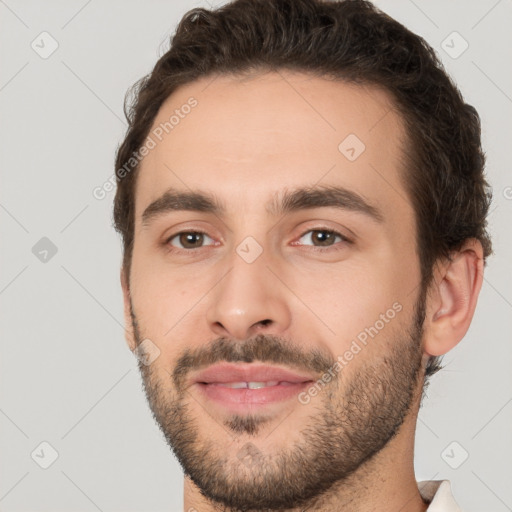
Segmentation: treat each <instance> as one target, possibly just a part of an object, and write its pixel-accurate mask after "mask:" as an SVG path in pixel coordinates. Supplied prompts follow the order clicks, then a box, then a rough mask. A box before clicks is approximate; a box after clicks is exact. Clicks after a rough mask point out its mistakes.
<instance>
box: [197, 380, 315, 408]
mask: <svg viewBox="0 0 512 512" xmlns="http://www.w3.org/2000/svg"><path fill="white" fill-rule="evenodd" d="M311 383H312V381H308V382H300V383H297V384H287V385H282V384H278V385H277V386H268V387H266V388H259V389H249V388H241V389H236V388H228V387H225V386H219V385H215V384H204V383H201V382H197V383H196V384H195V386H198V387H199V390H200V391H201V392H202V393H203V394H204V395H206V397H207V398H208V399H209V400H212V401H214V402H215V403H217V404H219V405H222V406H224V407H226V408H227V409H230V410H232V411H235V412H242V411H247V410H248V409H249V410H253V409H255V408H260V407H262V406H265V405H267V404H273V403H277V402H282V401H284V400H290V399H291V398H294V397H295V398H296V397H297V395H298V394H299V393H300V392H301V391H303V390H304V389H305V388H307V387H308V386H310V385H311Z"/></svg>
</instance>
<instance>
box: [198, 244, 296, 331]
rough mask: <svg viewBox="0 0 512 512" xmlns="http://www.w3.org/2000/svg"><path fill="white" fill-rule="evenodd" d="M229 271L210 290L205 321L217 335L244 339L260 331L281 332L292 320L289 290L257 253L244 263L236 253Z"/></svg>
mask: <svg viewBox="0 0 512 512" xmlns="http://www.w3.org/2000/svg"><path fill="white" fill-rule="evenodd" d="M231 262H232V266H231V269H230V270H229V272H227V274H226V275H225V276H224V277H223V278H222V279H221V281H220V282H219V283H218V284H217V286H215V287H214V289H213V290H212V293H211V294H209V297H210V304H209V306H208V311H207V315H206V316H207V321H208V324H209V327H210V329H211V330H212V331H213V332H214V333H215V334H216V335H217V336H224V337H230V338H234V339H237V340H245V339H247V338H249V337H251V336H254V335H256V334H260V333H271V334H274V335H282V334H283V333H284V332H285V331H286V330H287V329H288V328H289V327H290V322H291V312H290V309H289V299H290V297H288V296H287V292H288V290H287V289H286V287H284V286H283V284H282V283H281V282H280V281H279V280H278V279H277V278H276V276H275V275H274V273H273V272H271V271H270V270H269V269H268V268H267V263H266V260H265V259H264V258H263V256H260V258H258V259H257V260H256V261H254V262H252V263H247V262H246V261H244V260H243V259H242V258H240V257H239V256H238V255H237V254H235V255H234V257H233V259H232V261H231Z"/></svg>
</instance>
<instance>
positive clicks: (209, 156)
mask: <svg viewBox="0 0 512 512" xmlns="http://www.w3.org/2000/svg"><path fill="white" fill-rule="evenodd" d="M149 137H150V138H151V143H150V144H148V147H149V146H153V147H152V148H151V149H150V151H149V152H148V154H147V155H146V156H145V157H144V159H143V160H142V162H141V166H140V172H139V177H138V180H137V190H136V223H137V222H140V217H141V214H142V212H143V211H144V209H145V208H146V207H147V206H148V205H149V204H150V203H152V202H154V201H155V200H157V199H158V198H159V197H160V196H161V195H162V194H163V193H164V192H165V191H166V190H168V189H171V188H172V189H178V190H182V191H186V190H187V189H192V190H204V191H208V192H212V193H213V194H215V195H216V196H218V197H219V198H220V199H221V200H222V201H223V202H224V203H225V204H226V207H227V211H228V212H230V213H231V214H233V215H236V214H237V213H240V212H242V211H249V210H254V211H256V209H257V208H260V209H261V211H263V212H265V211H266V205H267V204H268V202H269V200H270V199H271V198H275V195H276V193H279V191H280V190H284V189H294V188H297V187H301V186H313V185H315V184H320V185H327V186H329V185H334V186H342V187H345V188H347V189H349V190H353V191H354V192H356V193H357V194H359V195H361V196H362V197H364V198H366V199H367V200H368V201H369V202H370V203H372V204H375V205H377V206H379V207H380V209H382V210H383V211H386V210H387V211H388V212H389V215H390V216H391V219H390V220H391V221H393V217H396V220H397V221H398V219H399V218H400V217H401V216H402V217H403V216H404V215H405V216H406V217H411V216H412V209H411V205H410V204H409V202H408V200H407V199H406V193H405V190H404V187H403V184H402V182H401V178H400V173H401V170H400V169H401V168H402V162H401V160H402V154H403V150H402V147H403V144H404V143H405V136H404V129H403V125H402V122H401V119H400V117H399V115H398V114H397V113H396V112H395V110H394V105H393V102H392V100H391V98H390V96H389V95H388V94H387V93H386V92H384V91H382V90H380V89H378V88H376V87H371V86H362V85H353V84H347V83H344V82H340V81H334V80H327V79H324V78H317V77H312V76H310V75H306V74H303V73H295V72H290V71H280V72H279V73H267V74H264V75H258V76H254V77H252V78H245V79H241V78H239V77H234V76H228V75H221V76H217V77H206V78H203V79H201V80H198V81H196V82H193V83H191V84H188V85H185V86H182V87H181V88H179V89H178V90H177V91H175V92H174V93H173V94H172V95H171V96H170V97H169V98H168V99H167V100H166V101H165V102H164V104H163V105H162V107H161V108H160V110H159V112H158V115H157V117H156V118H155V121H154V123H153V125H152V128H151V130H150V133H149ZM148 141H149V139H148Z"/></svg>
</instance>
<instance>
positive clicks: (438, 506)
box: [418, 480, 462, 512]
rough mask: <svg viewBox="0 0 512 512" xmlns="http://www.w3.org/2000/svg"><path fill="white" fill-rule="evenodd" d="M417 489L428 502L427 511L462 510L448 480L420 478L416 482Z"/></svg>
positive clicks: (458, 511)
mask: <svg viewBox="0 0 512 512" xmlns="http://www.w3.org/2000/svg"><path fill="white" fill-rule="evenodd" d="M418 490H419V491H420V494H421V497H422V498H423V499H424V500H426V501H428V502H429V503H430V505H429V507H428V509H427V511H428V512H462V510H461V509H460V507H459V506H458V505H457V503H456V501H455V499H454V497H453V494H452V487H451V484H450V481H449V480H422V481H421V482H418Z"/></svg>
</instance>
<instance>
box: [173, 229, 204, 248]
mask: <svg viewBox="0 0 512 512" xmlns="http://www.w3.org/2000/svg"><path fill="white" fill-rule="evenodd" d="M205 238H208V239H210V240H212V239H211V238H210V237H209V236H208V235H206V234H205V233H201V232H200V231H182V232H181V233H177V234H176V235H173V236H172V237H170V238H169V239H168V240H167V243H168V244H170V245H171V246H173V247H177V248H178V249H199V248H201V247H202V246H203V245H204V242H205ZM173 240H177V242H178V245H177V246H176V245H174V243H173ZM207 245H211V244H207Z"/></svg>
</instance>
